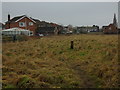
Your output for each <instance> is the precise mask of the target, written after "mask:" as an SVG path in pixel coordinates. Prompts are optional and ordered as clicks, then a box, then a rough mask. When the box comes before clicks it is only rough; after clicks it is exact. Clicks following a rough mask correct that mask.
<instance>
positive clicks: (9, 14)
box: [8, 14, 10, 28]
mask: <svg viewBox="0 0 120 90" xmlns="http://www.w3.org/2000/svg"><path fill="white" fill-rule="evenodd" d="M8 28H10V14H8Z"/></svg>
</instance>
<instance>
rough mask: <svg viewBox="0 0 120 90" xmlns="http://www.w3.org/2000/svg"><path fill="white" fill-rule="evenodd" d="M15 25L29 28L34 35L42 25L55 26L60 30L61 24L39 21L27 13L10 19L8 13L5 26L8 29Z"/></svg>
mask: <svg viewBox="0 0 120 90" xmlns="http://www.w3.org/2000/svg"><path fill="white" fill-rule="evenodd" d="M16 27H17V28H22V29H26V30H30V31H31V32H33V35H36V34H37V33H38V30H40V28H41V27H44V28H46V27H57V28H58V30H61V26H60V25H58V24H55V23H49V22H45V21H40V20H38V19H34V18H31V17H29V16H27V15H22V16H17V17H14V18H12V19H10V15H8V21H7V22H6V23H5V28H6V29H9V28H16ZM37 29H38V30H37ZM47 30H49V29H47Z"/></svg>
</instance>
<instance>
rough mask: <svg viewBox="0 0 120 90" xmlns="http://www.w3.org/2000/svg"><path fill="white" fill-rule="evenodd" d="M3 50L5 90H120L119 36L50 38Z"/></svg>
mask: <svg viewBox="0 0 120 90" xmlns="http://www.w3.org/2000/svg"><path fill="white" fill-rule="evenodd" d="M71 40H73V41H74V49H70V41H71ZM2 48H3V51H2V63H3V66H2V70H3V77H2V84H3V88H87V87H94V88H106V87H109V88H110V87H118V74H119V73H118V36H117V35H70V36H50V37H42V38H40V39H30V40H28V41H22V42H15V43H13V42H9V43H3V47H2Z"/></svg>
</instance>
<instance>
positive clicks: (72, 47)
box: [70, 41, 74, 49]
mask: <svg viewBox="0 0 120 90" xmlns="http://www.w3.org/2000/svg"><path fill="white" fill-rule="evenodd" d="M70 49H74V42H73V41H71V46H70Z"/></svg>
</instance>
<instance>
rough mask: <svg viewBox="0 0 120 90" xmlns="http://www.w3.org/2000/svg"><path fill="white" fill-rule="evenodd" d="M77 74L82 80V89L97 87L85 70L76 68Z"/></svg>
mask: <svg viewBox="0 0 120 90" xmlns="http://www.w3.org/2000/svg"><path fill="white" fill-rule="evenodd" d="M74 70H75V72H76V74H78V76H79V78H80V79H81V81H80V82H81V84H82V85H81V87H82V88H94V87H96V83H95V81H94V80H93V79H92V78H91V77H90V75H89V74H87V73H86V71H85V70H82V69H81V67H75V68H74Z"/></svg>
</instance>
